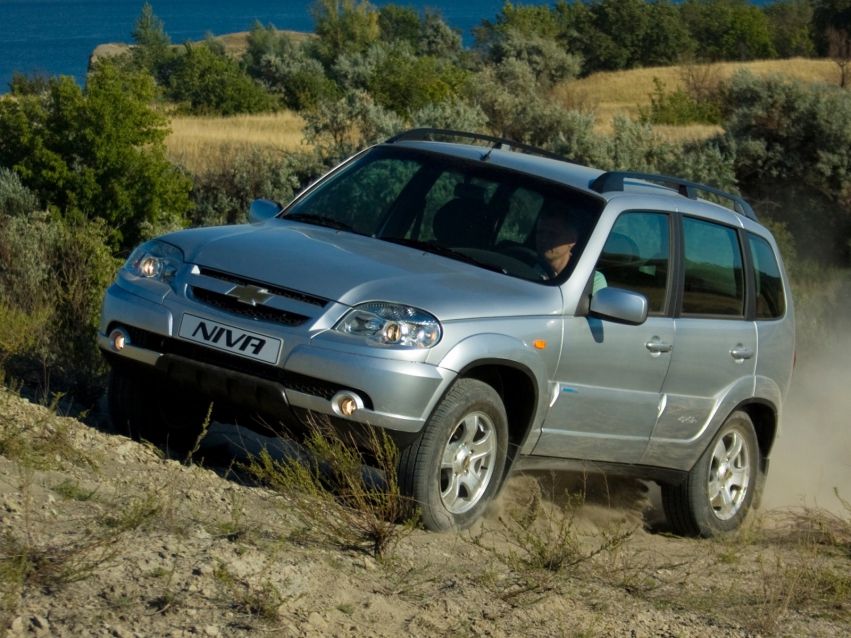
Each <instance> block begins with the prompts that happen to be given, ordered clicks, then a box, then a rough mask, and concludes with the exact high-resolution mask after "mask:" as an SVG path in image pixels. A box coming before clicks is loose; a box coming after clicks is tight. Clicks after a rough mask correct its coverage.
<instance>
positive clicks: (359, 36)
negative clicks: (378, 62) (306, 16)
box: [310, 0, 381, 67]
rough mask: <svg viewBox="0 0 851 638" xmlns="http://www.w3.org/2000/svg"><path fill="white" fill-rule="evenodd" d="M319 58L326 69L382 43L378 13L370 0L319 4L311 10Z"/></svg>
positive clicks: (333, 0) (323, 0)
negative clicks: (343, 55)
mask: <svg viewBox="0 0 851 638" xmlns="http://www.w3.org/2000/svg"><path fill="white" fill-rule="evenodd" d="M310 13H311V15H312V16H313V22H314V27H313V30H314V32H315V33H316V35H317V36H319V39H318V41H317V42H316V43H314V44H313V46H314V50H315V53H316V56H317V57H318V58H319V59H320V60H321V61H322V63H323V64H325V66H326V67H330V65H331V64H332V63H333V62H334V60H336V59H337V56H339V55H340V54H341V53H343V52H344V51H345V52H355V53H360V52H363V51H365V50H366V49H367V47H369V45H371V44H373V43H375V42H377V41H378V38H379V37H380V35H381V30H380V29H379V26H378V12H377V11H376V10H375V7H373V6H372V5H371V4H370V3H369V2H367V0H316V3H315V4H313V5H312V6H311V7H310Z"/></svg>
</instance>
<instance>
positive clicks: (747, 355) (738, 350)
mask: <svg viewBox="0 0 851 638" xmlns="http://www.w3.org/2000/svg"><path fill="white" fill-rule="evenodd" d="M730 354H731V355H733V358H734V359H753V350H749V349H748V348H743V347H742V346H736V347H735V348H733V349H732V350H730Z"/></svg>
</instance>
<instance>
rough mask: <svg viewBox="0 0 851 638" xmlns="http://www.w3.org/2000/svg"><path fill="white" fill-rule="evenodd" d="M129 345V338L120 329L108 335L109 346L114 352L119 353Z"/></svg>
mask: <svg viewBox="0 0 851 638" xmlns="http://www.w3.org/2000/svg"><path fill="white" fill-rule="evenodd" d="M129 344H130V337H129V336H128V335H127V333H126V332H124V330H122V329H121V328H116V329H115V330H113V331H112V333H111V334H110V335H109V345H111V346H112V349H113V350H115V351H116V352H121V351H122V350H124V347H125V346H127V345H129Z"/></svg>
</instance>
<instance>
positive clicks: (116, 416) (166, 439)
mask: <svg viewBox="0 0 851 638" xmlns="http://www.w3.org/2000/svg"><path fill="white" fill-rule="evenodd" d="M107 401H108V404H109V416H110V419H111V420H112V424H113V426H115V427H116V428H117V429H118V430H120V431H123V432H125V433H126V434H128V435H130V436H131V437H132V438H134V439H137V440H140V439H143V440H146V441H150V442H151V443H156V444H158V445H159V444H163V445H167V446H168V447H169V448H170V449H173V450H176V451H180V452H183V451H186V450H189V449H191V448H192V446H193V445H194V444H195V443H196V442H197V440H198V437H199V436H200V434H201V432H202V431H203V426H204V420H205V419H206V416H207V412H208V410H209V407H210V401H209V399H205V398H203V397H201V396H200V395H198V394H195V393H192V392H187V391H184V390H181V389H178V388H176V387H173V386H170V385H169V384H168V383H167V382H165V381H164V380H161V379H158V378H156V377H154V376H151V375H147V374H142V373H131V372H129V371H125V370H121V369H113V370H112V371H111V372H110V374H109V386H108V388H107Z"/></svg>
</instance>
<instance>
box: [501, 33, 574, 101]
mask: <svg viewBox="0 0 851 638" xmlns="http://www.w3.org/2000/svg"><path fill="white" fill-rule="evenodd" d="M488 59H489V60H490V61H491V62H493V63H496V64H499V63H500V62H502V61H503V60H506V59H516V60H520V61H522V62H525V63H526V64H528V65H529V67H530V68H531V69H532V71H533V72H534V73H535V79H536V80H537V81H538V83H539V84H540V85H541V86H542V87H543V88H549V87H551V86H553V85H554V84H557V83H559V82H564V81H567V80H572V79H573V78H575V77H576V76H577V75H579V72H580V71H581V69H582V60H581V58H579V57H578V56H575V55H571V54H570V53H567V52H566V51H565V50H564V48H563V47H562V46H561V45H559V44H558V43H557V42H556V41H555V40H552V39H547V38H542V37H541V36H539V35H537V34H535V33H532V34H528V35H527V34H524V33H522V32H521V31H517V30H515V29H509V30H507V31H505V32H503V33H501V34H500V37H499V38H497V39H495V41H494V42H493V43H492V44H491V47H490V50H489V53H488Z"/></svg>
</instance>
